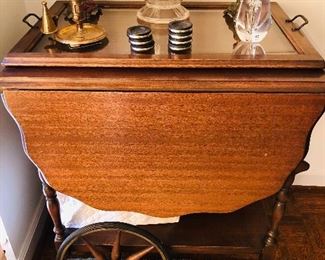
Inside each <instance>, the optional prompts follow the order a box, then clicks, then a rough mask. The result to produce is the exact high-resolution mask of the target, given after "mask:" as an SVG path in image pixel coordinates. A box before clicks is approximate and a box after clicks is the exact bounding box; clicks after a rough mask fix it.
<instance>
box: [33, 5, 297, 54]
mask: <svg viewBox="0 0 325 260" xmlns="http://www.w3.org/2000/svg"><path fill="white" fill-rule="evenodd" d="M136 13H137V9H103V15H102V16H101V17H100V20H99V24H101V25H102V26H104V28H105V30H106V32H107V37H108V40H109V43H108V44H107V45H106V46H103V48H97V50H96V51H94V52H96V53H98V54H103V55H128V54H130V45H129V42H128V38H127V35H126V31H127V28H128V27H130V26H133V25H137V24H138V21H137V16H136ZM190 21H191V22H192V23H193V42H192V54H205V55H209V54H232V53H234V48H235V47H236V45H237V44H236V40H235V39H234V35H233V32H232V31H231V30H230V29H229V27H228V25H227V23H226V21H225V18H224V12H223V10H219V9H218V10H215V9H214V10H213V9H212V10H191V11H190ZM65 24H67V21H65V20H64V15H61V16H60V19H59V26H62V25H65ZM151 29H152V33H153V37H154V41H155V54H156V55H164V54H168V47H167V45H168V29H167V26H166V25H165V26H161V25H160V26H154V25H153V26H152V27H151ZM261 45H262V47H263V49H264V51H265V53H266V54H289V55H290V54H296V53H297V52H296V51H295V49H294V48H293V46H292V45H291V44H290V42H289V41H288V39H287V38H286V37H285V35H284V34H283V33H282V31H281V30H280V28H279V27H278V25H277V24H276V23H275V22H274V23H273V25H272V28H271V30H270V31H269V33H268V35H267V37H266V38H265V40H264V41H263V42H262V43H261ZM65 51H69V50H68V49H59V48H51V41H50V40H49V37H47V36H44V37H43V38H42V40H41V41H40V43H39V44H37V45H36V46H35V48H34V49H33V52H65Z"/></svg>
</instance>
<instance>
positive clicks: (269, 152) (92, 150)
mask: <svg viewBox="0 0 325 260" xmlns="http://www.w3.org/2000/svg"><path fill="white" fill-rule="evenodd" d="M5 99H6V101H7V103H8V106H9V108H10V110H11V112H12V113H13V114H14V115H15V117H16V119H17V121H18V122H19V124H20V126H21V127H22V129H23V132H24V134H25V142H26V147H27V150H28V153H29V155H30V156H31V158H32V159H33V161H34V162H35V163H36V164H37V165H38V166H39V167H40V169H41V170H42V172H43V173H44V175H45V176H46V178H47V180H48V182H49V183H50V184H51V186H52V187H53V188H54V189H56V190H58V191H60V192H63V193H65V194H68V195H71V196H73V197H76V198H78V199H80V200H82V201H83V202H85V203H87V204H89V205H91V206H93V207H95V208H99V209H106V210H129V211H137V212H143V213H147V214H149V215H155V216H161V217H167V216H175V215H183V214H188V213H194V212H230V211H233V210H235V209H238V208H240V207H243V206H245V205H247V204H249V203H251V202H254V201H256V200H259V199H262V198H264V197H266V196H269V195H271V194H274V193H275V192H277V191H278V190H279V189H280V187H281V186H282V184H283V182H284V180H285V179H286V177H287V176H288V174H289V173H290V172H291V171H292V170H293V169H294V168H295V167H296V165H297V164H298V162H299V161H301V160H302V159H303V157H304V154H305V142H306V140H307V137H308V134H309V131H310V128H311V127H312V126H313V125H314V123H315V122H316V120H317V119H318V117H319V116H320V113H321V111H322V110H323V109H324V104H325V95H314V94H290V95H289V94H276V93H274V94H263V93H260V94H253V93H250V94H248V93H247V94H238V93H237V94H235V93H227V94H223V93H154V92H151V93H149V92H142V93H131V92H125V93H121V92H120V93H119V92H87V91H84V92H81V91H14V90H13V91H6V92H5Z"/></svg>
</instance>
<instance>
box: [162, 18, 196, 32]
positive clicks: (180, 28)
mask: <svg viewBox="0 0 325 260" xmlns="http://www.w3.org/2000/svg"><path fill="white" fill-rule="evenodd" d="M192 27H193V25H192V23H191V22H190V21H188V20H185V21H173V22H170V23H169V24H168V29H169V32H170V33H176V34H190V33H192Z"/></svg>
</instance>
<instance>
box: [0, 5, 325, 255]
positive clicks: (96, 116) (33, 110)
mask: <svg viewBox="0 0 325 260" xmlns="http://www.w3.org/2000/svg"><path fill="white" fill-rule="evenodd" d="M100 5H101V7H102V12H103V15H102V16H101V17H100V20H99V22H100V24H101V25H102V26H104V27H105V30H106V32H107V37H108V44H107V45H105V46H103V47H102V48H99V49H97V50H95V51H87V52H74V51H68V50H61V49H60V48H58V46H56V45H55V44H53V41H52V40H50V39H49V37H48V36H44V35H42V34H41V32H40V31H39V25H40V22H38V23H37V24H36V25H35V26H33V27H32V28H31V29H30V30H29V32H28V33H27V34H26V35H25V36H24V37H23V38H22V39H21V40H20V41H19V42H18V44H17V45H16V46H15V47H14V48H13V49H12V51H11V52H10V53H9V54H8V55H7V56H6V57H5V59H4V60H3V66H4V69H3V71H2V72H1V77H0V88H1V91H2V98H3V101H4V103H5V105H6V107H7V109H8V111H9V112H10V113H11V114H12V116H13V117H14V118H15V120H16V121H17V124H18V125H19V127H20V130H21V133H22V140H23V145H24V148H25V150H26V154H28V156H29V157H30V159H31V160H32V161H33V162H34V163H35V164H36V165H37V166H38V168H39V169H40V178H41V180H42V183H43V188H44V195H45V197H46V200H47V206H48V210H49V213H50V215H51V217H52V220H53V223H54V232H55V234H56V235H55V243H56V244H57V245H58V246H59V245H60V244H62V243H63V244H62V246H61V249H60V250H59V256H58V258H59V259H60V258H61V257H63V255H64V254H65V253H70V254H72V255H73V254H74V255H78V254H79V253H77V251H78V250H79V251H80V252H85V251H88V252H89V251H91V252H92V254H93V255H94V256H96V257H97V259H103V257H104V256H105V255H106V256H108V254H109V255H110V256H111V258H112V259H118V258H120V257H122V258H124V257H125V258H127V257H129V259H140V258H141V257H144V255H145V257H147V258H148V259H149V257H151V256H157V257H158V256H160V257H161V258H163V259H167V258H169V257H173V256H175V255H183V256H184V257H185V256H186V257H187V259H193V258H194V257H193V256H191V254H196V255H200V254H202V255H205V254H209V255H214V256H215V258H217V255H223V254H232V255H239V254H248V255H250V256H252V255H254V254H255V255H259V254H260V256H261V257H265V258H267V257H272V252H273V250H271V249H272V248H273V247H274V245H275V242H276V239H277V230H278V225H279V222H280V220H281V218H282V216H283V214H284V208H285V203H286V200H287V195H288V189H289V188H290V186H291V184H292V182H293V180H294V176H295V174H297V173H299V172H301V171H304V170H306V169H307V168H308V164H307V163H306V162H304V161H303V159H304V157H305V155H306V153H307V148H308V143H309V137H310V133H311V130H312V128H313V126H314V125H315V124H316V122H317V120H318V119H319V117H320V116H321V115H322V113H323V111H324V106H325V74H324V72H323V69H324V60H323V59H322V58H321V57H320V55H319V54H318V53H317V52H316V51H315V50H314V48H313V47H312V46H311V45H310V43H309V42H308V40H307V39H306V38H305V36H304V35H303V33H302V32H301V31H299V30H296V31H294V30H292V28H294V27H295V26H296V25H295V24H293V23H286V22H285V21H286V19H288V17H287V16H286V15H285V13H284V12H283V11H282V10H281V8H280V7H279V6H278V5H277V4H276V3H274V4H272V12H273V20H274V24H273V27H272V29H271V31H270V32H269V35H268V36H267V38H266V39H265V41H264V42H263V47H264V49H265V52H266V54H264V55H256V56H254V57H252V56H249V55H248V56H247V55H240V54H234V50H233V43H235V40H234V39H233V33H232V31H231V30H229V29H228V26H227V24H226V22H225V20H224V17H223V11H224V9H225V8H226V7H227V6H228V4H225V3H190V4H187V5H186V6H187V8H188V9H189V10H190V19H191V21H192V23H193V47H192V53H191V54H186V55H170V54H168V51H167V47H166V46H167V31H166V30H164V29H161V28H159V29H157V30H156V31H155V30H154V29H153V35H154V39H155V41H156V46H155V47H156V52H155V53H154V54H150V55H149V54H146V55H134V54H131V53H130V49H129V43H128V41H127V37H126V29H127V28H128V27H129V26H132V25H135V24H137V21H136V15H135V14H136V10H137V9H138V8H139V7H140V6H141V4H139V3H134V2H132V3H126V2H101V3H100ZM66 8H67V3H66V2H56V3H55V4H54V6H52V8H51V9H50V11H51V12H52V14H53V15H57V16H58V17H59V24H64V23H67V21H65V20H64V19H63V17H64V14H65V10H66ZM56 191H60V192H62V193H64V194H67V195H69V196H72V197H74V198H77V199H79V200H80V201H83V202H84V203H86V204H88V205H90V206H92V207H94V208H97V209H101V210H125V211H133V212H141V213H144V214H148V215H151V216H158V217H174V216H182V217H181V218H180V221H179V222H178V223H172V224H156V225H146V226H141V227H137V226H131V225H127V224H123V223H100V224H95V225H92V226H88V227H86V228H82V229H79V230H77V231H76V233H72V234H71V235H70V236H69V237H68V238H67V239H66V240H65V238H66V236H67V235H68V234H69V233H71V230H70V229H65V227H64V226H63V225H62V222H61V219H60V206H59V203H58V200H57V199H56ZM276 193H277V194H278V195H277V200H276V203H275V208H274V212H273V216H272V217H271V218H269V217H267V216H266V215H265V213H264V211H263V208H261V204H260V203H258V202H257V201H259V200H262V199H264V198H267V197H269V196H271V195H273V194H276ZM103 230H105V231H109V232H104V233H103V232H97V231H103ZM63 241H64V242H63ZM70 244H73V248H74V250H72V249H71V248H70V249H69V250H68V247H69V246H70ZM102 251H103V252H104V253H101V252H102ZM215 258H214V259H215Z"/></svg>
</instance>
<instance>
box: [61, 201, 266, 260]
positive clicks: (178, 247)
mask: <svg viewBox="0 0 325 260" xmlns="http://www.w3.org/2000/svg"><path fill="white" fill-rule="evenodd" d="M140 227H142V228H143V229H146V230H147V231H149V232H150V233H152V234H153V235H155V236H156V237H157V238H159V239H160V240H161V241H162V242H163V243H164V244H165V245H166V246H167V248H168V249H169V251H170V253H171V255H177V256H179V255H184V257H185V256H186V255H193V254H194V255H216V254H221V255H229V254H231V255H258V254H259V253H260V252H261V250H262V248H263V241H264V237H265V235H266V232H267V230H268V227H269V218H268V217H267V215H266V213H265V207H264V201H263V200H262V201H259V202H256V203H254V204H251V205H249V206H246V207H244V208H242V209H240V210H238V211H236V212H233V213H228V214H191V215H186V216H182V217H181V218H180V221H179V222H178V223H173V224H159V225H145V226H140ZM72 231H74V229H68V230H67V232H68V233H70V232H72ZM110 235H111V234H107V233H97V234H96V235H91V236H90V237H89V239H91V241H92V244H94V245H96V246H100V247H106V246H107V247H108V246H111V245H112V244H113V241H114V237H113V236H111V237H110ZM139 243H140V244H139ZM121 245H122V246H124V247H130V248H132V247H142V246H146V245H145V244H143V245H142V244H141V242H139V241H134V240H132V238H130V237H125V238H123V239H122V241H121ZM75 249H76V250H77V251H79V252H85V251H87V250H86V248H85V246H84V242H83V241H81V240H80V241H77V242H76V245H75ZM131 250H132V249H131ZM184 259H187V258H184ZM189 259H193V258H189Z"/></svg>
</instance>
